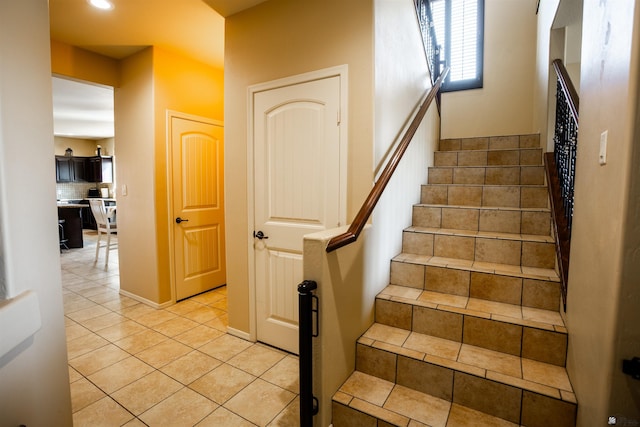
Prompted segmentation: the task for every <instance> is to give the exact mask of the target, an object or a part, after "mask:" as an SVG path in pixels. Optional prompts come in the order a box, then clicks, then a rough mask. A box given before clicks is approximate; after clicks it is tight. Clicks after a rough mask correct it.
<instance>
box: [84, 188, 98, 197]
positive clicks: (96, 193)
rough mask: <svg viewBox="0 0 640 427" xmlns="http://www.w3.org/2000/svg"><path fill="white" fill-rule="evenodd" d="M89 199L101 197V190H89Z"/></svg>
mask: <svg viewBox="0 0 640 427" xmlns="http://www.w3.org/2000/svg"><path fill="white" fill-rule="evenodd" d="M87 197H89V198H99V197H100V190H99V189H97V188H90V189H89V193H88V194H87Z"/></svg>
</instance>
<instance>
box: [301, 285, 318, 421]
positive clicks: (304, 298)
mask: <svg viewBox="0 0 640 427" xmlns="http://www.w3.org/2000/svg"><path fill="white" fill-rule="evenodd" d="M317 288H318V285H317V283H316V282H314V281H312V280H305V281H304V282H302V283H300V284H299V285H298V320H299V327H298V339H299V344H298V345H299V352H300V361H299V363H300V427H311V426H313V416H314V415H315V414H317V413H318V405H317V403H316V399H315V397H313V346H312V338H313V335H314V334H313V312H314V311H316V310H314V309H313V298H314V296H313V291H314V290H315V289H317Z"/></svg>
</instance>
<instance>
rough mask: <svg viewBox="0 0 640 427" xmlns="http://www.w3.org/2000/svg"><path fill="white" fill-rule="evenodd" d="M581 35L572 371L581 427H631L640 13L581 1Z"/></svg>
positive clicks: (636, 397)
mask: <svg viewBox="0 0 640 427" xmlns="http://www.w3.org/2000/svg"><path fill="white" fill-rule="evenodd" d="M583 28H584V32H583V34H582V59H581V78H580V80H581V84H580V86H581V88H580V92H581V93H580V130H579V133H578V152H577V160H576V185H575V214H574V218H573V229H572V239H571V260H570V265H569V284H568V295H567V313H566V317H567V328H568V330H569V346H568V354H567V370H568V372H569V377H570V379H571V383H572V385H573V388H574V390H575V392H576V397H577V399H578V425H579V426H593V425H606V423H607V417H609V416H618V417H619V419H620V422H619V423H618V425H625V424H623V422H622V419H623V418H624V419H626V420H631V421H633V420H635V422H636V423H637V421H638V420H640V406H639V404H638V402H639V401H640V382H639V381H637V380H634V379H632V378H631V377H628V376H626V375H623V374H622V360H623V359H629V358H631V357H634V356H639V355H640V310H638V302H639V301H640V288H639V287H638V283H639V277H640V268H639V266H640V259H639V252H638V247H639V246H638V245H639V242H640V227H639V226H638V224H640V207H639V206H640V188H639V180H640V175H639V172H638V171H639V169H638V164H639V158H640V151H639V146H638V135H639V133H640V131H639V129H640V118H639V117H640V116H639V114H638V113H639V111H640V110H639V107H638V105H639V99H640V97H639V95H638V94H639V91H640V86H639V81H638V76H639V75H640V40H638V38H637V32H638V31H639V30H640V7H639V6H638V4H636V3H634V2H629V1H627V0H609V1H606V2H603V1H600V0H585V2H584V9H583ZM605 130H607V131H608V141H609V144H608V150H607V164H606V165H604V166H601V165H599V163H598V155H599V149H600V135H601V133H602V132H603V131H605ZM627 425H632V424H627Z"/></svg>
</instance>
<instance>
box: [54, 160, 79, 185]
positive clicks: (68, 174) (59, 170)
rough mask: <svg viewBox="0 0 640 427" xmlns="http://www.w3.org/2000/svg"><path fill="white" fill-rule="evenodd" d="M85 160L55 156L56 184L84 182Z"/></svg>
mask: <svg viewBox="0 0 640 427" xmlns="http://www.w3.org/2000/svg"><path fill="white" fill-rule="evenodd" d="M84 159H85V158H84V157H68V156H56V182H85V181H86V179H85V160H84Z"/></svg>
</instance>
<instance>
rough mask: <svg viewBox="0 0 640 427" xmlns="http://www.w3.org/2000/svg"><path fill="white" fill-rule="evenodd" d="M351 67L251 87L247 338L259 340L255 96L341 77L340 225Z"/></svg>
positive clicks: (343, 218)
mask: <svg viewBox="0 0 640 427" xmlns="http://www.w3.org/2000/svg"><path fill="white" fill-rule="evenodd" d="M348 71H349V67H348V65H346V64H344V65H338V66H335V67H329V68H323V69H321V70H316V71H311V72H308V73H303V74H297V75H294V76H289V77H285V78H282V79H277V80H272V81H269V82H265V83H258V84H255V85H252V86H249V87H248V90H247V110H248V111H247V252H248V261H249V269H248V270H249V271H248V273H249V275H248V276H249V277H248V278H249V335H248V336H245V338H247V339H249V340H251V341H253V342H255V341H257V339H258V320H257V302H256V275H255V272H256V263H255V253H254V248H253V246H254V240H255V238H254V237H253V231H254V225H255V218H254V211H255V205H254V197H255V189H254V185H253V183H254V178H255V177H254V164H255V163H254V146H255V139H254V132H255V128H254V126H255V123H254V121H253V114H254V108H255V106H254V97H255V95H256V94H257V93H259V92H264V91H268V90H272V89H278V88H282V87H286V86H294V85H298V84H302V83H308V82H312V81H315V80H323V79H327V78H331V77H336V76H337V77H340V101H339V105H340V107H339V108H340V110H339V111H340V112H339V114H340V117H339V121H340V129H339V130H338V132H339V135H340V165H339V170H340V177H339V181H340V187H339V188H340V190H339V191H340V200H339V219H340V225H344V224H345V223H346V221H347V154H348V146H349V145H348V130H349V126H348V123H349V122H348V88H349V85H348V83H349V81H348V78H349V73H348Z"/></svg>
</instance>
